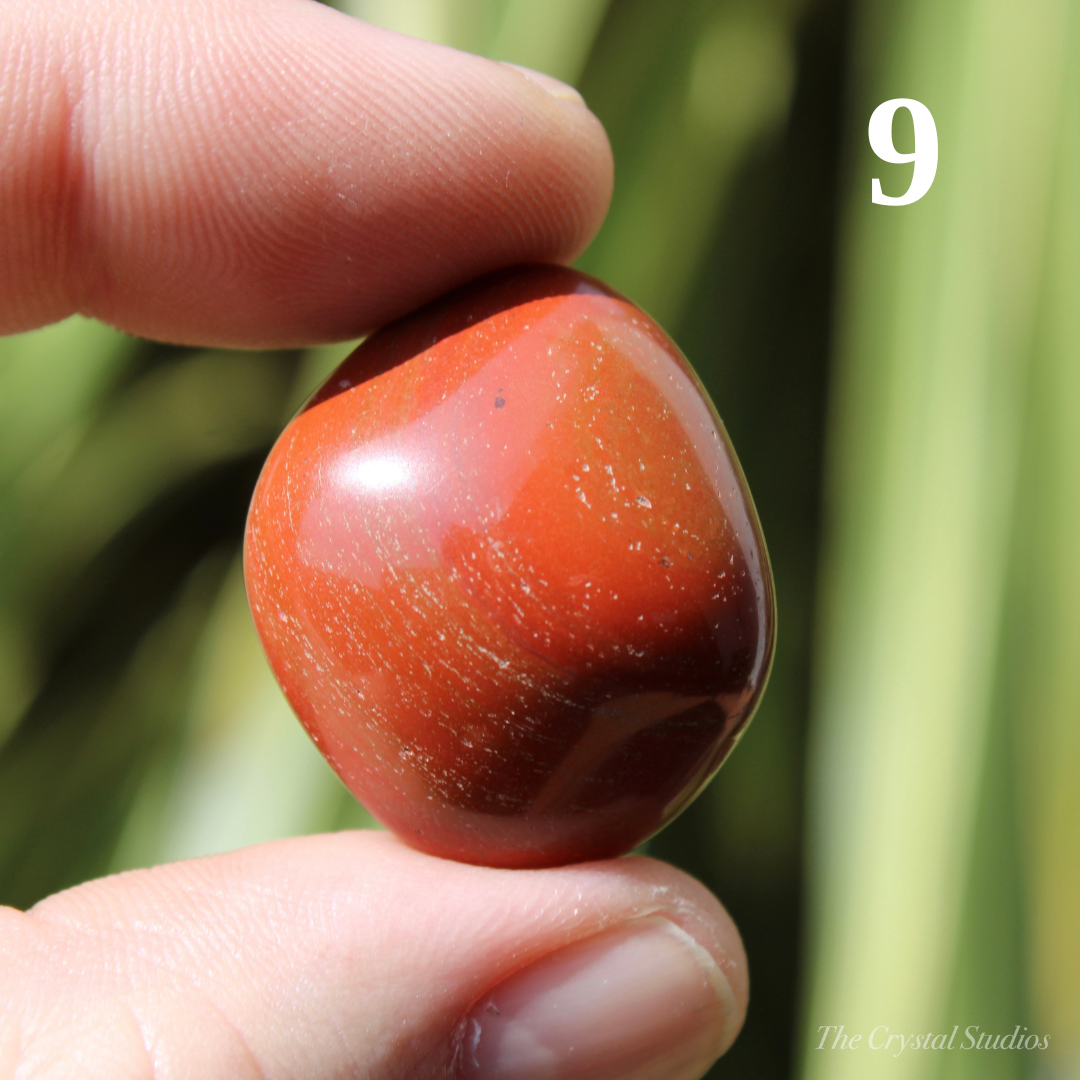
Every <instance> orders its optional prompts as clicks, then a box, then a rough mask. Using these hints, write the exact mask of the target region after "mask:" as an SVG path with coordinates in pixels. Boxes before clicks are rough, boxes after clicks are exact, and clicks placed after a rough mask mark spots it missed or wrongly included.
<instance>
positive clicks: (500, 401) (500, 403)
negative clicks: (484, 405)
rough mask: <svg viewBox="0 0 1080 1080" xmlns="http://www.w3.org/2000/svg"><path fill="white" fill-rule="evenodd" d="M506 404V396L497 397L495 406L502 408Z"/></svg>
mask: <svg viewBox="0 0 1080 1080" xmlns="http://www.w3.org/2000/svg"><path fill="white" fill-rule="evenodd" d="M505 404H506V398H502V397H497V398H496V399H495V408H496V409H501V408H502V407H503V406H504V405H505Z"/></svg>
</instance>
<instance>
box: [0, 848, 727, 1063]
mask: <svg viewBox="0 0 1080 1080" xmlns="http://www.w3.org/2000/svg"><path fill="white" fill-rule="evenodd" d="M0 938H2V945H0V947H2V948H3V951H4V954H5V957H6V958H7V962H6V963H5V965H4V968H5V970H4V972H3V974H2V975H0V1009H2V1013H0V1015H2V1017H3V1022H2V1024H0V1028H3V1027H4V1026H5V1025H6V1030H0V1074H2V1075H16V1074H17V1075H20V1076H22V1075H29V1076H33V1077H38V1076H53V1075H56V1076H61V1075H63V1076H70V1075H74V1074H76V1073H77V1074H78V1075H80V1076H94V1077H98V1076H101V1077H106V1076H108V1077H109V1078H110V1080H125V1078H127V1077H136V1076H140V1077H141V1076H151V1075H152V1076H154V1077H156V1078H159V1080H173V1078H186V1077H198V1078H200V1080H210V1078H216V1077H222V1078H224V1077H229V1078H247V1077H259V1078H267V1080H270V1078H279V1077H281V1078H284V1077H300V1076H302V1077H305V1078H307V1080H320V1078H323V1077H343V1076H364V1077H371V1078H391V1077H402V1078H404V1077H410V1078H411V1077H416V1078H421V1080H423V1078H428V1077H445V1076H457V1077H484V1078H486V1080H493V1078H502V1077H507V1078H509V1077H514V1078H515V1080H531V1078H533V1077H536V1078H539V1077H554V1076H558V1077H560V1078H562V1080H575V1078H578V1077H589V1078H590V1080H606V1078H609V1077H610V1078H616V1077H618V1078H620V1080H621V1078H635V1080H636V1078H645V1077H649V1078H655V1080H661V1078H662V1080H693V1078H696V1077H699V1076H701V1075H702V1074H703V1073H704V1072H705V1071H706V1069H707V1068H708V1067H709V1066H710V1065H711V1064H712V1062H713V1061H714V1060H715V1058H716V1057H717V1056H719V1055H720V1054H721V1053H722V1052H723V1051H724V1050H726V1049H727V1047H728V1045H729V1044H730V1043H731V1041H732V1040H733V1039H734V1037H735V1034H736V1033H737V1031H738V1029H739V1027H740V1026H741V1023H742V1018H743V1015H744V1013H745V1008H746V996H747V983H746V967H745V958H744V955H743V951H742V945H741V943H740V941H739V937H738V933H737V931H736V930H735V927H734V926H733V925H732V923H731V921H730V919H729V918H728V916H727V914H726V913H725V912H724V910H723V909H722V908H721V907H720V905H719V903H718V902H717V901H716V900H715V899H714V898H713V897H712V896H711V895H710V894H709V893H707V892H706V891H705V889H704V888H703V887H702V886H701V885H699V884H697V883H696V882H694V881H693V880H691V879H690V878H688V877H686V876H685V875H683V874H682V873H680V872H679V871H677V870H674V869H672V868H671V867H668V866H664V865H662V864H660V863H656V862H653V861H651V860H648V859H621V860H617V861H612V862H605V863H593V864H587V865H583V866H574V867H564V868H559V869H554V870H536V871H505V870H491V869H486V868H483V867H475V866H466V865H461V864H457V863H451V862H446V861H443V860H439V859H434V858H431V857H429V856H426V855H421V854H419V853H417V852H414V851H411V850H409V849H407V848H405V847H403V846H402V845H400V844H399V843H397V842H396V841H395V840H393V839H391V838H390V837H388V836H385V835H382V834H375V833H366V834H365V833H343V834H338V835H332V836H322V837H310V838H305V839H301V840H292V841H282V842H278V843H273V844H267V845H263V846H260V847H257V848H250V849H247V850H245V851H241V852H236V853H234V854H230V855H224V856H216V857H212V858H208V859H199V860H193V861H191V862H187V863H177V864H174V865H171V866H164V867H160V868H157V869H154V870H148V871H137V872H134V873H130V874H124V875H121V876H119V877H115V878H106V879H103V880H101V881H97V882H92V883H90V884H88V885H84V886H80V887H79V888H77V889H72V890H70V891H68V892H66V893H61V894H59V895H57V896H55V897H52V898H50V899H49V900H47V901H45V902H43V903H42V904H39V905H38V906H37V907H36V908H34V909H32V910H31V911H30V912H29V913H27V914H25V915H22V914H19V913H17V912H11V911H9V912H7V917H6V919H0ZM5 1066H7V1067H6V1068H5Z"/></svg>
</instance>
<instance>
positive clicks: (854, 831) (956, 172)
mask: <svg viewBox="0 0 1080 1080" xmlns="http://www.w3.org/2000/svg"><path fill="white" fill-rule="evenodd" d="M1066 9H1067V5H1066V4H1064V3H1061V2H1057V0H1045V2H1037V3H1031V4H1026V5H1023V6H1022V7H1018V6H1015V5H1006V4H981V3H963V4H955V5H939V4H934V3H929V2H921V0H912V2H908V3H871V2H867V3H864V4H862V5H861V8H860V20H861V27H860V31H859V36H858V39H857V52H856V55H857V64H858V69H859V71H860V79H861V81H860V83H859V85H858V88H857V89H858V93H857V101H858V108H857V109H856V111H855V112H854V113H853V114H852V119H851V123H852V134H851V139H852V147H853V150H852V153H853V155H854V156H855V159H856V160H857V161H858V163H859V164H858V168H857V169H856V170H855V173H854V179H855V184H854V188H853V190H852V191H851V192H850V193H849V195H848V198H849V206H848V237H847V250H846V252H845V268H844V274H843V278H844V290H843V295H842V300H841V313H840V326H841V341H840V349H839V365H840V366H839V370H838V371H837V381H836V385H835V388H834V389H835V394H834V414H833V428H832V447H831V464H830V495H831V521H830V531H829V534H828V548H827V553H826V563H825V568H824V574H825V576H824V586H823V587H824V590H825V597H826V614H825V618H824V620H823V622H822V630H821V652H820V656H819V686H818V702H817V730H816V740H815V747H814V758H813V770H812V774H811V775H812V796H811V798H812V804H811V810H812V812H813V815H814V825H815V828H814V833H813V837H812V847H811V848H810V858H811V870H812V883H813V886H814V889H813V897H812V899H813V908H812V938H811V949H810V966H809V978H808V1000H807V1004H806V1022H805V1035H804V1046H806V1047H808V1048H809V1047H813V1046H815V1045H816V1042H817V1039H816V1038H813V1037H812V1036H813V1034H814V1032H815V1031H816V1030H817V1029H818V1027H819V1025H825V1024H840V1023H843V1024H846V1025H847V1027H848V1030H849V1031H852V1032H860V1031H861V1032H864V1033H867V1032H869V1031H870V1030H871V1029H872V1028H874V1026H875V1025H877V1024H882V1023H885V1024H888V1025H889V1026H890V1029H891V1030H893V1031H903V1032H912V1031H915V1032H926V1031H935V1032H937V1031H941V1030H942V1029H943V1028H944V1029H945V1030H951V1028H952V1026H953V1020H952V1019H951V1016H950V1014H949V1011H948V1009H949V1006H950V1004H951V995H952V991H953V987H954V986H955V979H956V974H957V971H958V970H959V968H958V965H960V962H961V958H962V935H961V927H962V920H963V919H964V916H965V900H964V897H965V888H966V886H967V883H968V881H969V880H970V876H971V874H972V873H973V870H974V869H975V864H973V858H974V857H975V856H976V855H977V852H978V845H977V838H978V835H979V833H978V829H977V822H978V821H979V819H980V810H979V792H980V790H983V791H984V792H986V797H987V798H988V799H991V800H992V801H993V800H997V801H998V802H1000V803H1001V805H1000V806H993V805H991V806H986V807H985V809H984V811H983V815H984V818H985V820H988V821H997V822H999V823H1007V822H1008V820H1009V810H1008V805H1007V804H1008V799H1009V790H1008V786H1007V785H1006V786H1005V787H1002V786H1001V785H990V786H989V787H986V786H985V785H984V784H983V778H984V776H985V775H987V774H986V769H987V768H988V762H989V761H990V760H991V759H990V758H988V750H987V747H988V732H989V730H990V718H991V716H992V715H993V712H994V709H995V691H996V689H997V664H998V662H999V658H1000V655H1001V654H1000V647H1001V640H1002V639H1001V634H1002V626H1003V622H1004V619H1005V608H1004V604H1005V595H1006V588H1005V582H1006V576H1007V567H1008V553H1009V546H1010V536H1011V533H1012V528H1013V520H1014V517H1013V515H1014V503H1015V495H1016V490H1017V482H1018V481H1017V477H1018V468H1019V463H1020V447H1021V440H1022V431H1023V426H1024V424H1025V422H1027V423H1039V422H1040V421H1039V420H1038V418H1036V417H1031V418H1026V417H1025V410H1024V403H1025V394H1024V391H1025V387H1026V384H1027V379H1028V365H1029V361H1030V357H1031V353H1032V349H1033V345H1034V342H1035V340H1036V339H1037V337H1038V333H1039V319H1038V315H1039V304H1038V286H1039V282H1040V280H1041V269H1042V266H1043V263H1044V259H1045V245H1046V241H1047V238H1048V235H1049V230H1050V217H1049V207H1050V199H1051V193H1052V187H1053V184H1052V180H1053V164H1054V158H1055V139H1056V137H1057V133H1058V125H1059V121H1060V117H1061V115H1062V103H1063V72H1064V59H1065V57H1064V48H1063V46H1064V42H1065V40H1066V34H1065V29H1066V25H1067V18H1066V16H1067V11H1066ZM899 88H902V93H903V95H904V96H910V97H914V98H916V99H918V100H920V101H922V102H923V103H924V104H926V105H927V106H928V107H929V108H930V110H931V112H932V113H933V115H934V118H935V120H936V121H937V127H938V133H939V138H940V144H941V148H942V151H941V164H940V167H939V170H938V175H937V179H936V181H935V183H934V186H933V188H932V189H931V191H930V193H929V194H928V195H927V196H926V197H925V198H923V199H922V201H921V202H919V203H917V204H914V205H912V206H908V207H904V208H902V209H895V208H891V207H879V206H872V205H871V202H870V198H869V188H870V183H869V181H870V177H871V176H872V175H876V176H881V175H888V174H887V173H886V172H885V170H887V169H888V168H889V166H886V165H884V164H883V163H881V162H879V161H877V159H875V158H873V156H872V154H871V153H870V151H869V148H868V146H867V143H866V127H865V125H866V121H867V118H868V117H869V114H870V112H871V110H872V109H873V107H874V106H875V105H876V104H878V103H879V102H880V101H882V100H884V99H886V98H889V97H893V96H899V94H900V92H901V90H900V89H899ZM989 223H993V225H992V227H991V226H990V224H989ZM984 880H985V879H984ZM977 902H980V903H983V904H992V903H994V902H995V901H994V900H992V899H991V898H990V897H988V896H986V895H983V896H981V897H979V898H978V900H977ZM967 915H968V917H970V918H974V915H973V913H972V912H971V910H970V908H968V909H967ZM981 925H984V926H985V925H987V924H986V922H985V920H983V921H982V923H981ZM1009 930H1010V933H1011V934H1013V935H1015V934H1017V933H1019V927H1018V926H1017V925H1016V924H1015V923H1013V924H1011V925H1010V928H1009ZM976 989H979V987H976ZM982 989H983V998H982V999H981V1001H978V1002H972V1001H970V1000H969V1002H968V1004H969V1005H971V1006H972V1007H973V1008H974V1007H975V1005H976V1004H978V1005H979V1006H980V1008H981V1007H982V1006H985V1007H986V1011H987V1013H989V1012H990V1011H991V1010H992V1008H993V1007H994V1006H993V1002H992V1001H991V997H992V996H993V995H994V994H996V990H994V991H991V990H990V989H989V988H987V987H985V986H983V987H982ZM976 1011H978V1010H976ZM965 1022H971V1023H978V1022H981V1021H979V1020H978V1019H977V1018H976V1017H973V1018H972V1020H971V1021H965ZM946 1025H947V1026H946ZM1005 1062H1011V1063H1012V1064H1011V1065H1009V1066H1008V1067H1009V1068H1012V1069H1019V1068H1022V1067H1023V1066H1022V1064H1020V1063H1019V1059H1011V1058H1006V1059H1002V1063H1001V1067H1003V1068H1004V1067H1006V1066H1005ZM937 1067H939V1066H937V1065H933V1066H931V1065H928V1064H927V1063H926V1062H925V1060H924V1059H923V1058H920V1057H919V1056H917V1055H904V1056H901V1057H900V1058H897V1059H896V1061H888V1062H887V1063H886V1062H884V1059H882V1058H878V1059H874V1058H873V1057H870V1058H868V1056H867V1055H865V1054H864V1055H861V1056H860V1055H846V1056H845V1055H838V1054H831V1055H827V1054H820V1053H815V1051H813V1050H812V1049H807V1051H806V1056H805V1059H804V1071H805V1073H806V1075H807V1076H811V1077H816V1076H827V1077H829V1078H830V1080H835V1078H841V1077H844V1076H849V1075H850V1076H860V1077H864V1076H867V1075H878V1070H884V1069H886V1068H888V1070H889V1072H888V1075H890V1076H893V1077H897V1078H899V1077H901V1076H922V1075H924V1074H925V1071H926V1070H927V1069H928V1068H937ZM868 1069H869V1070H870V1071H868Z"/></svg>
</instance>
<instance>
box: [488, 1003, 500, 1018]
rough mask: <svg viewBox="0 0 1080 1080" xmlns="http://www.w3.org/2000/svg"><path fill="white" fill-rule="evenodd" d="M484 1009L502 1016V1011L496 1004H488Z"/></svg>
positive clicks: (494, 1014) (493, 1014)
mask: <svg viewBox="0 0 1080 1080" xmlns="http://www.w3.org/2000/svg"><path fill="white" fill-rule="evenodd" d="M484 1011H485V1012H489V1013H491V1015H492V1016H502V1013H501V1012H499V1010H498V1009H496V1008H495V1006H494V1005H488V1006H487V1008H486V1009H485V1010H484Z"/></svg>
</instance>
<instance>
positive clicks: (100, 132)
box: [0, 0, 611, 347]
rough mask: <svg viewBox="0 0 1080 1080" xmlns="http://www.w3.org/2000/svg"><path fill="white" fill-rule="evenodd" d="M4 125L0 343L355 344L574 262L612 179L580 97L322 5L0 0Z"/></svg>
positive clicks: (297, 0) (603, 142)
mask: <svg viewBox="0 0 1080 1080" xmlns="http://www.w3.org/2000/svg"><path fill="white" fill-rule="evenodd" d="M0 115H3V116H4V117H5V124H4V125H0V236H3V238H4V243H3V245H2V246H0V332H4V333H10V332H14V331H18V330H25V329H30V328H32V327H35V326H39V325H43V324H44V323H47V322H51V321H55V320H57V319H60V318H63V317H65V316H67V315H69V314H72V313H74V312H79V313H81V314H84V315H90V316H94V317H96V318H99V319H102V320H104V321H106V322H109V323H112V324H113V325H115V326H118V327H121V328H122V329H124V330H127V331H129V332H131V333H135V334H139V335H142V336H146V337H153V338H159V339H162V340H167V341H174V342H180V343H187V344H219V345H232V346H246V347H281V346H290V345H302V344H311V343H314V342H319V341H329V340H335V339H342V338H347V337H351V336H355V335H357V334H359V333H360V332H362V331H364V330H366V329H369V328H370V327H372V326H374V325H377V324H379V323H381V322H384V321H386V320H387V319H389V318H392V317H394V316H395V315H398V314H401V313H402V312H403V311H405V310H408V309H409V308H411V307H414V306H416V305H417V304H419V303H421V302H423V301H425V300H427V299H430V298H431V297H433V296H435V295H437V294H439V293H441V292H443V291H445V290H446V289H448V288H450V287H452V286H454V285H456V284H459V283H461V282H462V281H465V280H468V279H469V278H472V277H474V276H477V275H479V274H481V273H485V272H487V271H489V270H492V269H496V268H498V267H500V266H506V265H511V264H514V263H518V262H525V261H568V260H570V259H572V258H573V257H574V256H575V255H576V254H578V253H579V252H580V251H581V250H582V249H583V248H584V246H585V245H586V244H587V243H588V241H589V239H591V237H592V235H593V234H594V233H595V231H596V229H597V228H598V227H599V224H600V221H601V220H602V218H603V215H604V212H605V211H606V208H607V203H608V199H609V197H610V190H611V155H610V150H609V147H608V144H607V139H606V137H605V135H604V132H603V129H602V128H601V126H600V124H599V122H598V121H597V120H596V118H595V117H594V116H593V115H592V114H591V113H590V112H589V111H588V109H586V108H585V106H584V105H583V103H582V102H581V100H580V98H579V97H578V96H577V95H576V94H575V93H574V92H573V91H572V90H571V89H570V88H569V87H562V85H561V84H557V83H555V82H554V80H550V81H549V80H546V79H544V78H543V77H535V78H534V77H530V76H529V75H527V74H524V73H522V72H521V71H519V70H517V69H515V68H512V67H510V66H508V65H504V64H499V63H495V62H493V61H488V60H484V59H482V58H480V57H475V56H470V55H467V54H463V53H459V52H456V51H454V50H452V49H447V48H444V47H441V46H437V45H432V44H429V43H427V42H422V41H417V40H413V39H409V38H405V37H401V36H400V35H396V34H392V33H390V32H388V31H383V30H379V29H376V28H374V27H371V26H367V25H365V24H363V23H361V22H358V21H357V20H355V19H351V18H349V17H347V16H345V15H342V14H340V13H339V12H336V11H334V10H332V9H330V8H327V7H324V6H322V5H321V4H318V3H315V2H313V0H181V2H178V3H173V4H168V5H163V4H160V3H156V2H155V0H97V2H95V3H89V2H84V3H81V4H78V3H61V2H59V0H53V2H46V3H42V2H41V0H11V2H8V3H5V4H4V5H3V7H2V10H0Z"/></svg>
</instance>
